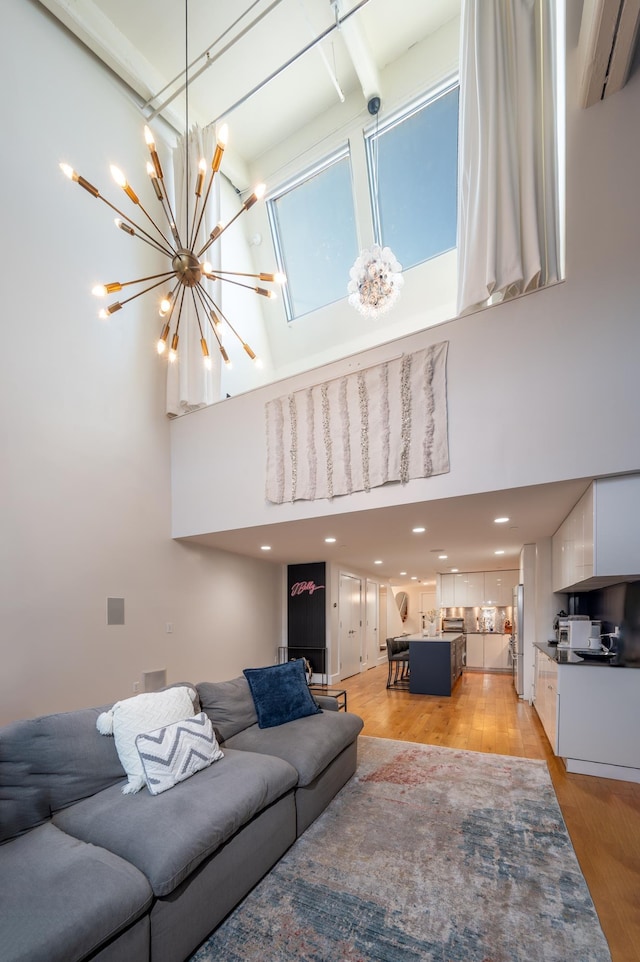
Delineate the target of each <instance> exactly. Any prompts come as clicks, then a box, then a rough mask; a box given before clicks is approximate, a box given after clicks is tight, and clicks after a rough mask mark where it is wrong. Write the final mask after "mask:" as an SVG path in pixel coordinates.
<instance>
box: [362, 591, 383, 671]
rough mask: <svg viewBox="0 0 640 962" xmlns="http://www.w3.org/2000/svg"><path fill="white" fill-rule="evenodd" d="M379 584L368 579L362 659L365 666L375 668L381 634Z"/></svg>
mask: <svg viewBox="0 0 640 962" xmlns="http://www.w3.org/2000/svg"><path fill="white" fill-rule="evenodd" d="M378 598H379V585H377V584H376V583H375V581H367V589H366V605H365V622H364V627H365V645H364V650H365V656H364V658H363V661H362V667H363V668H373V666H374V665H375V664H377V661H378V651H379V644H380V643H379V641H378V638H379V636H380V616H379V611H380V606H379V603H378Z"/></svg>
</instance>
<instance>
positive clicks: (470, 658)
mask: <svg viewBox="0 0 640 962" xmlns="http://www.w3.org/2000/svg"><path fill="white" fill-rule="evenodd" d="M467 668H477V669H479V670H482V669H483V668H484V635H481V634H477V633H476V632H470V633H469V634H468V635H467Z"/></svg>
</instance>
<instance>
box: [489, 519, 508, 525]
mask: <svg viewBox="0 0 640 962" xmlns="http://www.w3.org/2000/svg"><path fill="white" fill-rule="evenodd" d="M510 520H511V518H494V519H493V523H494V524H506V523H507V521H510Z"/></svg>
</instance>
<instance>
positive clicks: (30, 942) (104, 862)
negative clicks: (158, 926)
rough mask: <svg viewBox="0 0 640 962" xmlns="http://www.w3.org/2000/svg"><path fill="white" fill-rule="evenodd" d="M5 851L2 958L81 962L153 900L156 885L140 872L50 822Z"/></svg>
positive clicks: (0, 862)
mask: <svg viewBox="0 0 640 962" xmlns="http://www.w3.org/2000/svg"><path fill="white" fill-rule="evenodd" d="M0 851H1V853H2V855H1V857H0V892H2V896H1V897H0V955H1V956H2V959H3V960H4V962H77V960H79V959H84V958H86V957H87V956H89V955H91V953H92V952H94V951H95V950H96V949H97V948H98V947H99V946H100V945H102V944H103V943H104V942H107V941H108V940H109V939H110V938H113V937H115V936H116V935H117V934H118V933H119V932H121V931H123V930H124V929H126V928H127V927H128V926H129V925H130V924H131V923H133V922H134V921H135V919H137V918H138V917H139V916H141V915H142V914H143V913H144V912H145V911H146V910H147V909H148V908H149V906H150V905H151V902H152V893H151V888H150V886H149V883H148V881H147V879H146V878H145V877H144V875H143V874H142V873H141V872H139V871H138V869H136V868H134V866H133V865H131V864H129V862H127V861H124V860H123V859H121V858H118V856H117V855H113V854H112V853H111V852H107V851H105V850H104V849H101V848H95V847H94V846H93V845H86V844H85V843H84V842H81V841H79V840H78V839H76V838H71V837H70V836H69V835H66V834H65V833H64V832H61V831H60V830H59V829H57V828H55V827H54V826H53V825H51V824H48V825H41V826H39V827H38V828H35V829H33V831H31V832H28V833H27V834H26V835H23V836H21V837H20V838H16V839H13V841H11V842H8V843H7V844H6V845H3V847H2V849H1V850H0Z"/></svg>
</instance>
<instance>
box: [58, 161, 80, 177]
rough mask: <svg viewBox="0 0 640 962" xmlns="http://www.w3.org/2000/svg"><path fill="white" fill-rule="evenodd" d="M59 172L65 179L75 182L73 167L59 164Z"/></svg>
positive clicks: (75, 175)
mask: <svg viewBox="0 0 640 962" xmlns="http://www.w3.org/2000/svg"><path fill="white" fill-rule="evenodd" d="M60 170H61V171H62V173H63V174H64V175H65V177H68V178H69V180H76V181H77V179H78V175H77V174H76V172H75V170H74V169H73V167H71V165H70V164H60Z"/></svg>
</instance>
